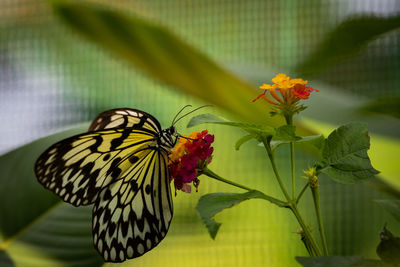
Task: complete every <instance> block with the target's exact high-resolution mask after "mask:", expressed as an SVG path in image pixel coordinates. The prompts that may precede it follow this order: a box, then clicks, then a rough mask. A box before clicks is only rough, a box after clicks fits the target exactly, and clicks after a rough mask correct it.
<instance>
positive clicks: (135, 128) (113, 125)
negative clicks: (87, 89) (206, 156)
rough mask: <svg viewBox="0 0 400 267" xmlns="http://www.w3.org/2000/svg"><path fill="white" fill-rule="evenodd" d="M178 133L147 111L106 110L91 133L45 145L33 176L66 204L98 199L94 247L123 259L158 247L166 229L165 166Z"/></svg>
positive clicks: (106, 256)
mask: <svg viewBox="0 0 400 267" xmlns="http://www.w3.org/2000/svg"><path fill="white" fill-rule="evenodd" d="M176 136H177V133H176V129H175V127H174V126H171V127H169V128H167V129H162V128H161V125H160V123H159V122H158V121H157V120H156V119H155V118H154V117H153V116H151V115H150V114H148V113H145V112H143V111H140V110H136V109H129V108H123V109H113V110H109V111H105V112H103V113H101V114H100V115H99V116H98V117H97V118H96V119H95V120H94V121H93V123H92V124H91V125H90V127H89V132H88V133H84V134H81V135H77V136H73V137H71V138H68V139H65V140H62V141H60V142H58V143H56V144H54V145H53V146H51V147H50V148H49V149H47V150H46V151H45V152H44V153H43V154H42V155H41V156H40V157H39V159H38V160H37V162H36V165H35V173H36V176H37V178H38V181H39V182H40V183H41V184H42V185H43V186H44V187H46V188H47V189H49V190H51V191H53V192H54V193H55V194H57V195H58V196H60V197H61V198H62V199H63V200H64V201H65V202H68V203H70V204H73V205H75V206H81V205H89V204H94V206H93V216H92V230H93V242H94V246H95V248H96V249H97V250H98V252H99V253H100V254H101V255H102V256H103V258H104V260H105V261H112V262H121V261H124V260H126V259H130V258H135V257H138V256H141V255H143V254H144V253H146V252H147V251H149V250H151V249H152V248H154V247H155V246H156V245H157V244H158V243H159V242H160V241H161V240H162V239H163V238H164V236H165V235H166V233H167V231H168V229H169V225H170V222H171V219H172V215H173V205H172V196H171V190H170V186H169V174H168V167H167V165H168V164H167V163H168V154H169V153H171V151H172V149H173V147H174V146H175V143H176ZM174 137H175V138H174Z"/></svg>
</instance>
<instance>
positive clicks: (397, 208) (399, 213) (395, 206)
mask: <svg viewBox="0 0 400 267" xmlns="http://www.w3.org/2000/svg"><path fill="white" fill-rule="evenodd" d="M375 202H376V203H378V204H379V205H381V206H382V207H383V208H384V209H385V210H387V211H388V212H389V213H390V214H392V215H393V217H394V218H395V219H396V220H397V221H398V222H400V200H398V199H379V200H375Z"/></svg>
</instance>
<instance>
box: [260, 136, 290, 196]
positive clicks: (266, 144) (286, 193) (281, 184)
mask: <svg viewBox="0 0 400 267" xmlns="http://www.w3.org/2000/svg"><path fill="white" fill-rule="evenodd" d="M262 142H263V144H264V147H265V149H266V150H267V154H268V157H269V160H270V161H271V165H272V169H273V170H274V173H275V177H276V180H278V183H279V186H280V187H281V190H282V192H283V194H284V195H285V198H286V200H287V201H288V202H290V201H291V199H290V196H289V194H288V192H287V190H286V188H285V185H284V184H283V182H282V179H281V177H280V175H279V173H278V169H277V168H276V164H275V158H274V154H273V153H272V149H271V146H270V145H269V143H268V142H267V141H266V140H265V139H263V140H262Z"/></svg>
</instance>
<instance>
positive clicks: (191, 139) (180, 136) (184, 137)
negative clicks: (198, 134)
mask: <svg viewBox="0 0 400 267" xmlns="http://www.w3.org/2000/svg"><path fill="white" fill-rule="evenodd" d="M178 137H179V138H183V139H187V140H190V141H198V140H199V139H198V138H196V139H193V138H189V137H186V136H183V135H180V134H179V135H178Z"/></svg>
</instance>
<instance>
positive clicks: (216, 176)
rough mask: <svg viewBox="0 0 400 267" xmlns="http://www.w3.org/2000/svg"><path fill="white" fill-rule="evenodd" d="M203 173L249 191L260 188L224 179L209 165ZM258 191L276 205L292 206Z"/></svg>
mask: <svg viewBox="0 0 400 267" xmlns="http://www.w3.org/2000/svg"><path fill="white" fill-rule="evenodd" d="M203 174H204V175H207V176H208V177H210V178H213V179H215V180H218V181H220V182H224V183H227V184H230V185H233V186H236V187H239V188H241V189H245V190H247V191H258V190H255V189H252V188H249V187H247V186H244V185H241V184H238V183H235V182H232V181H229V180H227V179H224V178H222V177H221V176H219V175H218V174H216V173H215V172H213V171H212V170H210V169H209V168H207V167H204V168H203ZM258 192H260V193H261V194H262V195H263V196H264V197H263V198H264V199H266V200H268V201H270V202H272V203H274V204H276V205H278V206H280V207H285V208H289V207H290V205H289V203H288V202H285V201H282V200H280V199H277V198H274V197H271V196H269V195H266V194H264V193H263V192H261V191H258Z"/></svg>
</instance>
